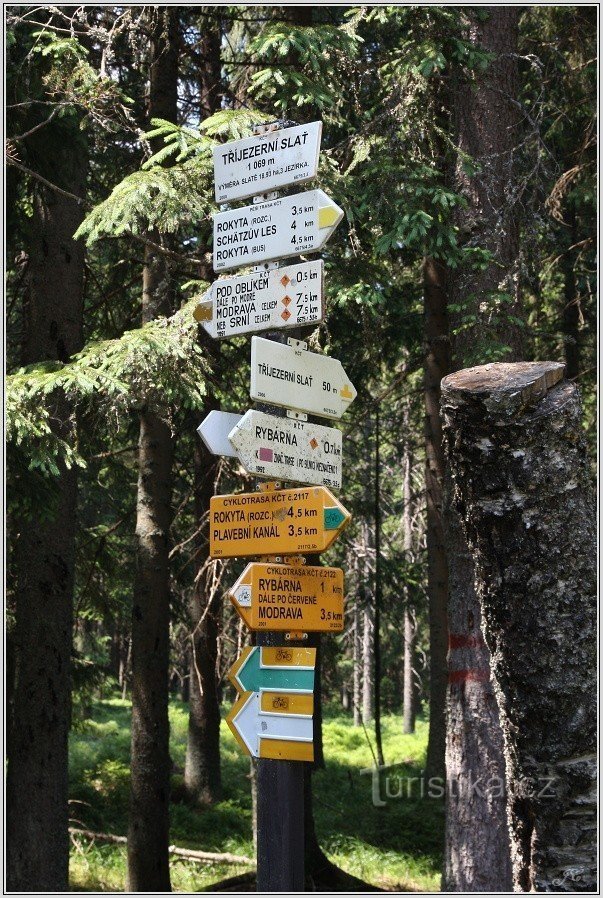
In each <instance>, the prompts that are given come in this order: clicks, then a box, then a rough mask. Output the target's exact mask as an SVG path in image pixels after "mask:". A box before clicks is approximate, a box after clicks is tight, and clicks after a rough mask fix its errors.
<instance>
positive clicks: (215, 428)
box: [197, 409, 243, 458]
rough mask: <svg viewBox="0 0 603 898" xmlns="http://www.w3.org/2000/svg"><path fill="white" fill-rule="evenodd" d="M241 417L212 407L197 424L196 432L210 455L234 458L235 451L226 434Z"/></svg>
mask: <svg viewBox="0 0 603 898" xmlns="http://www.w3.org/2000/svg"><path fill="white" fill-rule="evenodd" d="M242 417H243V416H242V415H236V414H234V413H233V412H221V411H218V409H213V410H212V411H211V412H210V413H209V414H208V415H207V416H206V417H205V418H204V419H203V421H202V422H201V424H199V426H198V427H197V433H198V434H199V436H200V437H201V439H202V440H203V442H204V443H205V445H206V446H207V448H208V449H209V451H210V452H211V453H212V455H226V456H227V457H229V458H236V455H237V453H236V452H235V450H234V449H233V447H232V443H231V442H230V440H229V439H228V434H229V433H230V431H231V430H232V429H233V427H236V425H237V424H238V423H239V421H240V420H241V418H242Z"/></svg>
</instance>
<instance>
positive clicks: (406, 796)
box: [70, 698, 444, 892]
mask: <svg viewBox="0 0 603 898" xmlns="http://www.w3.org/2000/svg"><path fill="white" fill-rule="evenodd" d="M225 710H226V709H225ZM170 724H171V737H170V752H171V756H172V760H173V763H174V768H175V770H176V771H182V770H183V768H184V753H185V747H186V732H187V708H186V706H185V705H184V704H182V703H180V702H177V701H173V702H172V703H171V706H170ZM323 732H324V749H325V764H326V768H325V769H324V770H319V771H317V772H316V773H315V774H314V809H315V819H316V830H317V834H318V838H319V840H320V843H321V845H322V847H323V848H324V850H325V851H326V853H327V855H328V856H329V858H330V859H331V860H332V861H333V862H334V863H335V864H337V865H338V866H340V867H341V868H342V869H344V870H346V871H347V872H348V873H352V874H354V875H355V876H357V877H359V878H361V879H363V880H364V881H365V882H367V883H371V884H372V885H374V886H377V887H378V888H380V889H385V890H388V891H389V890H392V891H395V890H403V891H437V890H438V889H439V879H440V869H441V863H442V845H443V829H444V809H443V801H442V800H437V799H433V798H427V797H423V798H422V797H421V795H420V789H421V783H420V776H421V770H422V764H423V761H424V757H425V749H426V743H427V723H426V722H425V721H424V720H421V719H420V720H418V721H417V728H416V732H415V734H414V735H412V736H403V735H402V722H401V717H400V715H399V714H397V715H394V714H385V715H384V716H383V753H384V757H385V761H386V763H387V764H390V765H395V766H392V767H391V769H390V770H388V771H386V772H385V774H384V775H382V778H381V782H380V786H379V792H380V800H382V801H384V802H385V804H384V805H383V806H375V804H374V802H373V784H372V775H371V773H362V770H365V769H366V768H369V767H371V766H372V765H373V764H374V761H373V757H372V749H371V745H369V740H370V742H371V744H372V745H374V733H373V731H372V729H369V730H367V731H365V730H364V729H363V727H354V726H353V723H352V719H351V717H350V716H349V715H346V714H342V712H341V710H340V709H338V710H336V711H334V710H332V709H329V708H327V709H326V711H325V721H324V730H323ZM221 739H222V746H221V747H222V764H223V768H222V769H223V785H224V798H223V800H222V801H220V802H219V803H218V804H216V805H215V806H214V807H212V808H210V809H203V810H200V809H194V808H191V807H190V806H189V805H187V804H186V803H185V802H184V801H178V800H177V799H178V795H179V794H181V792H182V773H181V772H180V773H178V772H176V773H175V774H174V777H173V781H172V786H173V799H174V800H173V801H172V806H171V832H170V840H171V844H174V845H177V846H178V847H182V848H191V849H196V850H201V851H215V852H230V853H233V854H238V855H245V856H247V857H254V850H253V843H252V834H251V795H250V787H249V761H248V759H247V758H245V757H243V755H242V754H241V752H240V750H239V748H238V747H237V745H236V743H235V740H234V738H233V737H232V735H231V733H230V730H229V729H228V727H227V726H226V725H225V724H224V723H223V724H222V727H221ZM129 751H130V705H129V702H127V701H123V700H122V699H121V698H108V699H106V700H104V701H99V702H95V703H94V704H93V706H92V715H91V717H90V719H87V720H85V721H80V722H78V723H77V725H76V726H75V727H74V729H73V732H72V734H71V742H70V799H71V805H70V807H71V818H72V820H71V825H72V826H74V827H78V828H83V829H89V830H93V831H95V832H103V833H113V834H116V835H125V834H126V831H127V812H128V794H129V791H128V790H129V769H128V763H129ZM386 776H387V777H388V780H387V782H386V779H385V777H386ZM413 778H415V781H414V782H412V779H413ZM250 869H252V868H250V867H243V866H232V865H207V866H206V865H201V864H199V863H194V862H191V861H189V860H184V859H181V858H175V857H172V860H171V877H172V888H173V890H174V891H180V892H197V891H202V890H210V889H211V888H212V884H214V883H217V882H218V881H220V880H222V879H225V878H227V877H231V876H236V875H239V874H242V873H245V872H246V871H248V870H250ZM125 870H126V847H125V845H123V844H121V845H114V844H106V843H100V842H90V841H89V840H88V839H84V838H82V837H80V836H74V837H73V838H72V851H71V864H70V878H71V888H72V890H73V891H95V892H116V891H117V892H118V891H123V889H124V884H125Z"/></svg>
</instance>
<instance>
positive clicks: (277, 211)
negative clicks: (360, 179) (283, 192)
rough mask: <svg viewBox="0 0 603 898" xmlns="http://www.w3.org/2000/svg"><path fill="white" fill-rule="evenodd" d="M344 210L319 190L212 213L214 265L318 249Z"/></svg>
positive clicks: (231, 265) (230, 265) (253, 261)
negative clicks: (215, 213)
mask: <svg viewBox="0 0 603 898" xmlns="http://www.w3.org/2000/svg"><path fill="white" fill-rule="evenodd" d="M342 218H343V210H342V209H340V208H339V206H338V205H337V204H336V203H334V202H333V200H332V199H330V197H328V196H327V194H326V193H325V192H324V191H322V190H309V191H307V193H295V194H293V195H292V196H285V197H282V198H281V199H277V200H270V201H269V202H266V203H257V204H254V205H253V206H241V208H240V209H231V210H229V211H228V212H219V213H218V214H217V215H214V219H213V221H214V239H213V266H214V271H230V270H231V269H233V268H239V267H241V266H242V265H257V264H258V263H260V262H273V261H276V260H277V259H286V258H287V257H288V256H299V255H301V254H303V253H312V252H316V251H317V250H319V249H320V248H321V247H322V246H324V244H325V243H326V242H327V240H328V239H329V237H330V236H331V234H332V233H333V231H334V230H335V228H336V227H337V225H338V224H339V222H340V221H341V219H342Z"/></svg>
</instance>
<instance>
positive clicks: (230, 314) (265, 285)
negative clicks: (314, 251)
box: [193, 259, 324, 338]
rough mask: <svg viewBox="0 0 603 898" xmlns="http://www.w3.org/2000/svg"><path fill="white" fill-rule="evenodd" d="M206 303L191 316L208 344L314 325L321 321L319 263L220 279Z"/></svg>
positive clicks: (289, 266)
mask: <svg viewBox="0 0 603 898" xmlns="http://www.w3.org/2000/svg"><path fill="white" fill-rule="evenodd" d="M206 297H209V298H207V299H206V298H204V301H202V302H200V303H199V305H198V306H197V308H196V309H195V311H194V313H193V314H194V316H195V318H196V319H197V321H200V322H201V324H202V325H203V327H204V328H205V330H206V331H207V333H208V334H209V335H210V336H212V337H214V338H216V337H218V338H219V337H234V336H235V335H236V334H248V333H250V332H253V331H263V330H269V329H270V328H277V327H278V328H285V327H298V326H299V325H300V324H316V323H317V322H319V321H322V319H323V317H324V301H323V262H322V260H321V259H319V260H317V261H313V262H300V263H299V264H297V265H287V266H285V267H284V268H273V269H271V270H270V271H263V272H260V273H256V274H246V275H243V276H241V277H229V278H220V280H218V281H214V283H213V284H212V286H211V288H210V290H209V291H208V293H207V294H206Z"/></svg>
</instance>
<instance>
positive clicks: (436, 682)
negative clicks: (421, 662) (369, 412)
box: [423, 258, 452, 784]
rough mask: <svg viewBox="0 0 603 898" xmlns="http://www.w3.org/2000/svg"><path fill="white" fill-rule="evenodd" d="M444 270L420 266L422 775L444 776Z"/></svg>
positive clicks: (447, 359) (432, 263)
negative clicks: (425, 678) (425, 684)
mask: <svg viewBox="0 0 603 898" xmlns="http://www.w3.org/2000/svg"><path fill="white" fill-rule="evenodd" d="M447 278H448V274H447V270H446V268H445V266H444V265H443V264H442V263H441V262H439V261H438V260H437V259H432V258H426V259H425V262H424V265H423V291H424V297H425V299H424V303H425V308H424V316H425V342H426V352H425V362H424V375H423V376H424V391H425V499H426V503H425V504H426V511H427V532H426V540H427V591H428V595H429V740H428V743H427V759H426V762H425V777H426V779H428V780H429V779H436V778H437V779H439V780H440V782H441V783H442V784H443V783H444V779H445V766H444V755H445V746H446V680H447V661H446V652H447V650H448V618H447V614H448V611H447V608H448V560H447V556H446V546H445V543H444V528H443V525H442V490H443V485H444V452H443V449H442V423H441V420H440V382H441V380H442V378H443V377H444V376H445V375H446V374H449V373H450V370H451V365H452V362H451V353H450V337H449V331H448V312H447V289H448V284H447Z"/></svg>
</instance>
